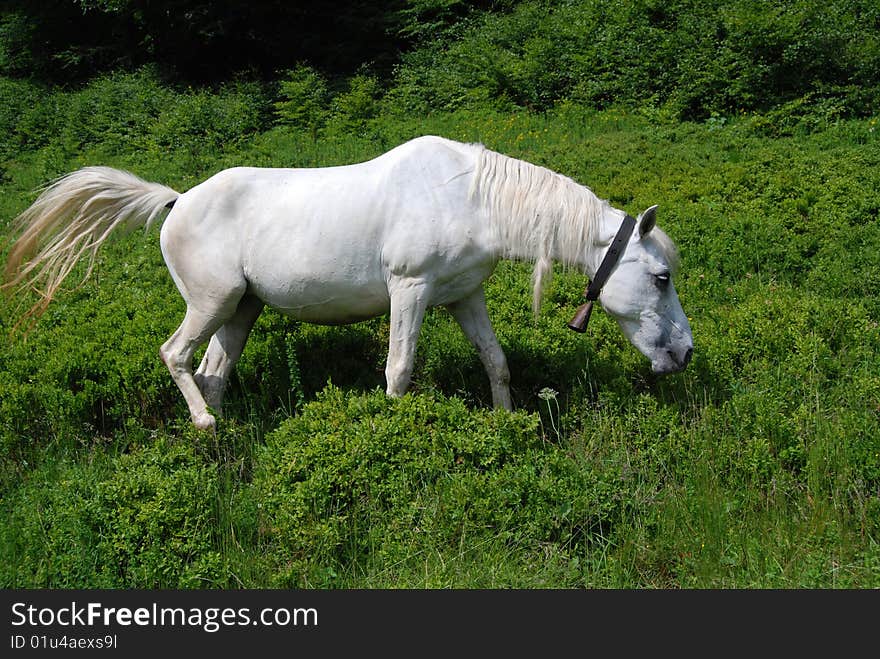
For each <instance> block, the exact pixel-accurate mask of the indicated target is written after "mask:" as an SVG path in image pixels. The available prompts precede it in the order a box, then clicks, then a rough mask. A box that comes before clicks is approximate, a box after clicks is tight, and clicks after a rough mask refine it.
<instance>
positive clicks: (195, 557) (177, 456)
mask: <svg viewBox="0 0 880 659" xmlns="http://www.w3.org/2000/svg"><path fill="white" fill-rule="evenodd" d="M40 474H41V477H40V478H39V479H38V480H36V481H34V482H32V483H31V484H30V485H27V486H24V487H22V488H20V489H19V490H17V491H16V492H15V493H14V494H13V495H12V502H14V505H11V506H8V507H6V508H5V514H6V523H5V524H4V525H3V526H4V529H5V531H9V530H12V529H14V530H15V537H14V539H10V538H9V537H7V538H5V541H4V543H3V547H4V556H3V560H2V562H0V564H2V565H3V569H2V572H0V581H2V583H3V586H4V587H5V588H10V587H22V586H33V585H37V584H39V585H42V586H44V587H48V588H71V587H76V588H89V587H92V588H194V587H205V586H206V585H222V584H223V583H224V582H225V578H226V577H225V576H224V575H225V569H224V564H223V559H222V557H221V554H220V552H219V551H218V550H217V548H216V546H215V535H214V534H215V527H216V525H217V507H218V494H219V489H218V480H217V476H216V471H215V470H214V469H213V468H212V467H211V466H210V465H209V464H206V463H205V462H204V461H203V460H201V459H200V458H199V457H197V456H196V454H195V452H194V451H193V449H192V448H191V446H188V445H187V444H185V443H179V442H174V441H168V440H167V439H165V438H164V437H155V436H154V437H153V438H151V439H150V444H149V445H147V446H144V447H143V448H136V449H135V450H133V451H132V452H131V453H130V454H123V455H119V456H118V457H115V458H109V456H103V457H102V456H101V455H99V456H97V459H96V462H95V463H93V464H91V465H88V464H71V463H69V462H66V461H64V460H61V461H58V462H56V463H55V464H53V465H47V466H46V467H44V468H43V469H42V470H41V472H40ZM34 511H39V514H36V515H34V514H32V513H33V512H34ZM5 531H4V532H5ZM85 548H88V549H87V550H85Z"/></svg>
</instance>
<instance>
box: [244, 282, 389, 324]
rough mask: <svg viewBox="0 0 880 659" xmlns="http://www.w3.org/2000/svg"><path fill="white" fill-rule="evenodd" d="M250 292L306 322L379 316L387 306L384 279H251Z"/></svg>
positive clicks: (353, 321)
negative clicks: (382, 280) (355, 281)
mask: <svg viewBox="0 0 880 659" xmlns="http://www.w3.org/2000/svg"><path fill="white" fill-rule="evenodd" d="M251 292H252V293H253V294H254V295H256V296H257V297H259V298H260V299H261V300H263V301H264V302H265V303H266V304H268V305H269V306H270V307H273V308H275V309H277V310H278V311H280V312H281V313H283V314H285V315H287V316H290V317H291V318H295V319H297V320H301V321H303V322H307V323H316V324H320V325H344V324H347V323H355V322H358V321H361V320H367V319H368V318H374V317H376V316H381V315H382V314H384V313H387V312H388V309H389V307H390V303H389V299H388V291H387V289H386V287H385V286H384V283H380V282H361V283H355V284H353V283H352V282H347V283H344V284H343V283H341V282H340V283H334V282H332V281H327V280H323V281H322V280H316V279H314V278H298V279H293V280H290V281H286V282H283V281H278V282H275V283H274V285H272V286H266V285H265V283H261V282H251Z"/></svg>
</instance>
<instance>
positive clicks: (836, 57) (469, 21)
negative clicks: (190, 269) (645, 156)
mask: <svg viewBox="0 0 880 659" xmlns="http://www.w3.org/2000/svg"><path fill="white" fill-rule="evenodd" d="M144 64H155V65H158V66H159V67H160V70H163V71H165V72H166V73H167V74H170V75H172V76H173V77H175V78H177V79H178V80H181V79H182V80H183V81H186V82H190V83H192V82H197V83H204V82H216V81H218V80H228V79H229V78H230V77H231V76H233V75H237V76H239V77H241V76H242V75H243V76H246V77H260V78H263V79H272V80H274V79H276V78H278V77H279V76H281V77H283V76H284V75H286V73H284V72H288V71H297V70H300V69H299V68H298V67H302V66H307V67H310V68H312V69H315V70H316V71H318V72H320V74H321V75H322V76H325V78H326V79H327V81H328V82H329V83H331V86H332V83H333V82H334V79H339V78H343V79H344V78H348V77H351V76H353V75H363V74H364V72H365V71H368V72H369V74H370V75H372V76H375V77H376V80H377V81H378V82H380V83H381V87H382V89H384V90H389V89H390V90H393V97H394V99H395V101H396V102H397V104H398V105H399V107H400V108H402V109H404V110H406V111H408V112H419V113H422V112H425V111H433V110H438V109H456V108H459V107H462V106H467V105H473V104H478V105H479V104H485V103H487V102H488V103H490V104H495V105H499V104H500V105H501V106H511V105H512V106H516V107H526V108H531V109H536V110H542V111H543V110H546V109H549V108H551V107H553V106H554V105H555V104H557V103H558V102H560V101H563V100H575V101H577V102H579V103H584V104H587V105H590V106H593V107H599V108H603V107H609V106H615V105H628V106H636V105H649V106H651V107H653V108H657V109H661V110H662V111H664V112H666V113H668V114H669V115H670V116H673V117H677V118H687V119H705V118H708V117H710V116H712V115H713V114H722V115H729V114H732V113H738V112H742V111H745V112H753V111H760V112H766V111H768V110H769V109H772V108H775V107H778V106H780V105H784V104H787V103H792V102H795V101H797V100H798V99H802V98H808V99H810V101H811V102H816V103H819V104H823V103H824V104H826V106H828V107H832V106H833V107H835V108H838V109H839V113H840V114H850V115H858V116H868V115H870V114H871V113H872V112H874V111H876V108H877V104H878V99H880V5H878V4H877V2H876V1H875V0H838V1H836V2H833V3H816V2H813V1H812V0H781V1H780V2H767V1H765V0H720V1H719V2H715V3H704V2H699V1H697V0H663V1H660V0H627V1H625V2H620V1H619V0H553V1H549V2H547V1H542V2H538V1H536V0H521V1H519V2H516V1H515V0H392V1H391V2H378V1H377V0H343V1H341V2H334V3H306V2H285V1H282V0H255V1H253V2H248V3H243V2H230V1H224V2H207V1H205V0H181V1H179V2H170V0H151V1H149V2H148V1H147V0H45V1H43V2H39V3H34V2H27V1H26V0H6V2H5V5H4V6H3V8H2V9H0V74H5V75H12V76H16V77H34V76H36V77H40V78H43V79H49V80H52V81H58V80H63V81H68V80H71V79H74V80H75V79H83V78H90V77H92V76H94V75H95V73H96V72H106V71H107V70H109V69H118V68H128V69H133V68H137V67H140V66H143V65H144ZM361 82H362V81H361ZM346 84H350V83H345V82H344V81H343V82H342V83H341V84H339V85H338V86H339V87H345V86H346ZM355 84H360V82H358V81H355ZM376 91H379V90H376ZM294 96H295V94H294ZM291 98H292V97H291ZM287 110H291V111H292V108H290V107H289V106H288V108H287ZM287 110H283V111H282V113H283V112H285V111H287Z"/></svg>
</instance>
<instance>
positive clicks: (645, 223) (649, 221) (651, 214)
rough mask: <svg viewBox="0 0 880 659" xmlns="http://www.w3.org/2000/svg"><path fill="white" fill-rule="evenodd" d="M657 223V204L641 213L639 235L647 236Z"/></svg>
mask: <svg viewBox="0 0 880 659" xmlns="http://www.w3.org/2000/svg"><path fill="white" fill-rule="evenodd" d="M656 225H657V206H651V207H650V208H649V209H648V210H646V211H645V212H644V213H642V214H641V215H639V236H641V237H643V238H644V237H645V236H647V235H648V234H649V233H651V230H652V229H653V228H654V227H655V226H656Z"/></svg>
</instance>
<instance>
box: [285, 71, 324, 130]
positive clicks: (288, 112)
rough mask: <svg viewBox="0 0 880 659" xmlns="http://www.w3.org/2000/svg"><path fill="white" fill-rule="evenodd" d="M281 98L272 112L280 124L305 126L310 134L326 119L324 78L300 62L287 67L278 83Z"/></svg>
mask: <svg viewBox="0 0 880 659" xmlns="http://www.w3.org/2000/svg"><path fill="white" fill-rule="evenodd" d="M278 93H279V95H280V97H281V100H279V101H276V102H275V112H276V113H277V116H278V121H279V122H280V123H282V124H288V125H291V126H296V127H297V128H307V129H309V130H310V131H311V132H312V133H313V134H314V133H315V131H316V130H317V129H318V127H320V126H321V125H322V124H323V123H324V122H325V121H326V119H327V100H328V94H329V92H328V89H327V83H326V81H325V80H324V78H323V77H322V76H321V74H319V73H318V72H317V71H315V70H314V69H312V68H310V67H308V66H306V65H304V64H302V65H300V66H298V67H296V68H294V69H291V70H290V71H288V72H287V73H286V75H285V77H284V78H283V79H282V80H281V82H280V83H279V92H278Z"/></svg>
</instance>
